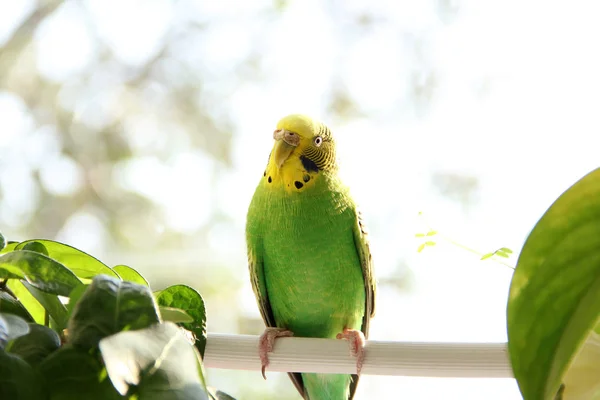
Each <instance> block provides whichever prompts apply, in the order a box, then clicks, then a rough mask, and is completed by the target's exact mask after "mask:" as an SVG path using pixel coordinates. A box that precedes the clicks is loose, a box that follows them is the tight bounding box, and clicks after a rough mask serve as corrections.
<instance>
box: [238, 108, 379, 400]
mask: <svg viewBox="0 0 600 400" xmlns="http://www.w3.org/2000/svg"><path fill="white" fill-rule="evenodd" d="M276 136H278V140H276V142H275V145H274V147H273V150H272V152H271V155H270V157H269V163H268V165H267V169H266V170H265V172H264V174H263V177H262V179H261V180H260V183H259V185H258V187H257V189H256V192H255V194H254V196H253V198H252V202H251V204H250V207H249V210H248V219H247V225H246V239H247V244H248V259H249V267H250V276H251V280H252V286H253V289H254V292H255V294H256V296H257V300H258V304H259V308H260V311H261V315H262V317H263V319H264V321H265V323H266V325H267V326H268V327H279V328H286V329H289V330H291V331H292V332H293V333H294V335H295V336H303V337H326V338H335V337H336V335H337V334H338V333H340V332H342V331H343V330H344V329H345V328H349V329H355V330H361V331H362V332H363V333H364V335H365V337H366V336H368V329H369V319H370V318H371V317H372V315H373V314H374V292H375V280H374V277H373V272H372V265H371V255H370V252H369V248H368V242H367V239H366V233H365V231H364V229H363V225H362V222H361V220H360V215H359V213H358V212H357V209H356V205H355V203H354V201H353V200H352V198H351V196H350V194H349V191H348V188H347V187H346V186H345V185H344V184H343V183H342V182H341V180H340V179H339V176H338V174H337V163H336V157H335V142H334V140H333V137H332V135H331V133H330V131H329V129H328V128H327V127H325V126H324V125H323V124H320V123H318V122H315V121H313V120H311V119H310V118H308V117H306V116H302V115H291V116H288V117H285V118H284V119H282V120H281V121H280V122H279V124H278V126H277V131H276ZM290 377H291V378H292V380H293V382H294V384H295V385H296V387H297V388H298V390H299V391H300V393H301V395H302V396H303V397H304V398H305V399H310V400H346V399H348V398H350V399H351V398H352V397H353V395H354V391H355V389H356V383H357V381H358V377H357V376H356V375H353V376H352V379H351V375H333V374H320V375H318V374H296V373H293V374H290Z"/></svg>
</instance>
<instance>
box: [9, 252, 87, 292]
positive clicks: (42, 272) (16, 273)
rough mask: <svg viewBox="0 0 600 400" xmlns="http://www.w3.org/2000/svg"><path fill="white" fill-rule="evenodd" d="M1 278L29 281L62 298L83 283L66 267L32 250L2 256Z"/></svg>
mask: <svg viewBox="0 0 600 400" xmlns="http://www.w3.org/2000/svg"><path fill="white" fill-rule="evenodd" d="M0 278H20V279H27V281H29V282H30V283H31V284H32V285H33V286H35V287H37V288H38V289H40V290H43V291H45V292H49V293H54V294H58V295H61V296H68V295H69V293H70V292H71V290H73V289H74V288H75V287H76V286H78V285H81V281H80V280H79V279H77V277H76V276H75V274H73V273H72V272H71V271H69V269H68V268H66V267H65V266H64V265H62V264H61V263H59V262H57V261H55V260H53V259H51V258H49V257H47V256H45V255H43V254H40V253H36V252H35V251H30V250H20V251H12V252H10V253H6V254H3V255H1V256H0Z"/></svg>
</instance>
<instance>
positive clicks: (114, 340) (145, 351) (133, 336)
mask: <svg viewBox="0 0 600 400" xmlns="http://www.w3.org/2000/svg"><path fill="white" fill-rule="evenodd" d="M100 351H101V353H102V358H103V359H104V364H105V365H106V370H107V371H108V376H109V377H110V380H111V381H112V383H113V385H114V386H115V388H117V390H118V391H119V393H121V394H122V395H125V394H127V393H131V391H134V392H136V393H138V394H139V396H140V399H144V400H158V399H166V398H168V399H177V400H179V399H182V400H183V399H207V400H208V396H207V393H206V387H205V386H204V384H203V382H202V380H201V378H200V377H201V374H202V369H201V367H200V363H199V356H198V354H197V352H196V351H195V350H194V347H193V346H190V344H189V343H188V342H187V340H186V339H185V336H184V335H183V333H182V332H181V329H179V328H178V327H177V326H176V325H175V324H173V323H170V322H166V323H163V324H155V325H153V326H151V327H150V328H147V329H143V330H138V331H131V332H121V333H117V334H116V335H112V336H109V337H106V338H104V339H102V340H101V341H100ZM132 389H133V390H132Z"/></svg>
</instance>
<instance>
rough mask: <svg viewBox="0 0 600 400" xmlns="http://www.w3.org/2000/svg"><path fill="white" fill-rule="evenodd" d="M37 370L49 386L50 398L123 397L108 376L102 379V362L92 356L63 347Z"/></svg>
mask: <svg viewBox="0 0 600 400" xmlns="http://www.w3.org/2000/svg"><path fill="white" fill-rule="evenodd" d="M38 370H39V371H40V372H41V374H42V375H43V376H44V378H45V379H46V381H47V382H51V383H52V384H51V385H48V386H49V387H48V388H47V392H48V395H49V399H50V400H81V399H86V400H113V399H123V397H122V396H121V395H119V393H118V392H117V391H116V390H115V388H114V387H113V385H112V384H111V383H110V381H109V380H108V379H103V380H102V379H101V378H102V375H103V368H102V364H101V363H100V362H99V361H98V360H97V359H96V358H95V357H94V356H92V355H90V354H88V353H87V352H84V351H78V350H77V349H75V348H73V347H72V346H64V347H62V348H61V349H60V350H58V351H55V352H54V353H52V354H51V355H50V356H49V357H47V358H46V359H45V360H44V361H42V363H41V364H40V365H39V367H38Z"/></svg>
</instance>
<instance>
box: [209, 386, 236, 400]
mask: <svg viewBox="0 0 600 400" xmlns="http://www.w3.org/2000/svg"><path fill="white" fill-rule="evenodd" d="M207 389H208V394H209V395H210V399H211V400H235V399H234V398H233V397H231V396H230V395H228V394H227V393H225V392H222V391H220V390H218V389H217V388H214V387H211V386H209V387H208V388H207Z"/></svg>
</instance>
